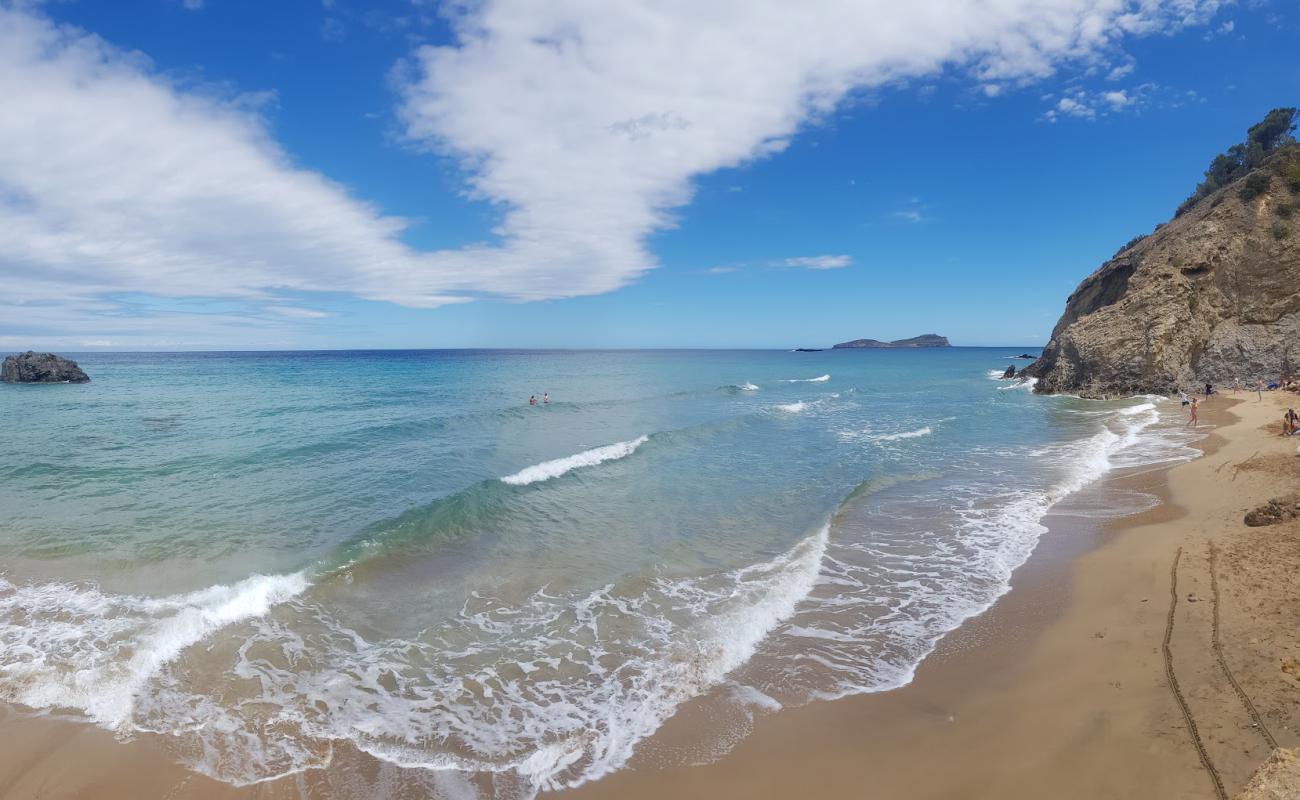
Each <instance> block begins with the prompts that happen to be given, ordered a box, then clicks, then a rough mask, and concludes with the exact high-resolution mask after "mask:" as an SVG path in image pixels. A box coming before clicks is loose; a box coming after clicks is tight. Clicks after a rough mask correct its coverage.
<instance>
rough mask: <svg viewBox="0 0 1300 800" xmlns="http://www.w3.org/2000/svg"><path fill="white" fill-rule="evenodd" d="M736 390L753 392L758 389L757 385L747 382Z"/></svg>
mask: <svg viewBox="0 0 1300 800" xmlns="http://www.w3.org/2000/svg"><path fill="white" fill-rule="evenodd" d="M736 388H737V389H740V390H741V391H742V392H752V391H755V390H757V389H758V387H757V386H756V385H754V384H752V383H750V382H749V381H745V382H744V383H742V384H739V385H738V386H736Z"/></svg>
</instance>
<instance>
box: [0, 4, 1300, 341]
mask: <svg viewBox="0 0 1300 800" xmlns="http://www.w3.org/2000/svg"><path fill="white" fill-rule="evenodd" d="M913 5H915V6H916V9H915V10H912V11H908V10H898V9H896V8H893V6H892V5H891V4H887V3H879V4H876V3H872V2H839V0H825V2H820V1H819V2H810V3H807V4H801V5H800V6H799V10H797V11H795V10H792V9H791V7H789V6H787V5H785V4H781V3H766V2H757V1H756V2H749V3H735V4H733V3H731V2H730V0H727V1H726V2H724V1H723V0H719V2H718V3H717V4H716V6H710V7H709V8H708V9H706V10H705V11H700V10H699V8H698V4H687V3H681V4H679V3H676V2H671V0H664V1H662V2H661V1H660V0H626V2H620V3H614V4H610V3H603V4H600V3H598V4H594V5H591V6H588V4H587V3H585V2H581V1H580V0H557V1H556V2H554V3H550V4H533V3H527V2H523V0H499V1H498V0H493V1H492V2H486V3H482V4H479V3H474V4H468V5H467V4H456V5H455V7H454V12H453V10H452V6H450V5H448V6H439V5H438V4H435V3H431V2H411V0H390V2H386V3H364V4H363V3H359V2H349V0H332V2H323V3H322V2H320V0H313V1H311V2H309V1H308V0H301V1H300V2H278V3H274V4H266V3H262V2H236V1H235V0H204V2H202V3H199V2H194V0H190V2H181V0H147V1H145V0H142V1H141V2H128V1H127V0H123V2H117V3H112V4H107V3H99V2H89V1H82V2H78V1H77V0H69V1H68V2H58V3H46V4H35V5H30V4H23V5H20V6H15V5H5V4H0V89H3V90H4V92H5V96H6V97H7V98H8V99H9V100H10V102H8V103H7V105H8V106H9V108H10V112H9V113H7V114H6V115H5V118H4V120H0V153H7V154H8V155H7V156H6V155H0V214H3V215H4V216H5V217H6V218H8V220H9V224H6V225H0V278H3V279H4V280H5V282H6V284H7V285H8V286H9V287H10V291H9V297H8V298H7V299H0V347H3V348H7V349H17V348H20V347H21V348H27V347H38V348H41V347H48V348H52V349H66V350H86V349H91V348H95V347H102V348H108V349H128V350H129V349H155V348H157V349H189V348H231V349H242V348H351V347H656V346H668V347H699V346H710V347H792V346H823V345H827V344H830V343H833V342H836V341H841V340H844V339H851V338H857V337H863V336H869V337H874V338H899V337H905V336H912V335H916V334H919V333H923V332H937V333H941V334H945V335H947V336H949V337H950V338H951V339H952V340H953V342H954V343H955V344H968V345H984V344H987V345H995V344H996V345H1001V344H1005V345H1025V346H1029V345H1036V344H1040V343H1042V342H1044V341H1045V340H1046V338H1047V336H1048V334H1049V333H1050V330H1051V326H1052V324H1053V323H1054V322H1055V320H1056V317H1057V315H1058V314H1059V313H1060V310H1061V308H1062V306H1063V304H1064V301H1065V298H1066V296H1067V295H1068V294H1069V293H1070V291H1071V290H1072V289H1073V288H1074V286H1075V285H1077V283H1078V281H1079V280H1080V279H1081V278H1082V277H1084V276H1085V275H1086V274H1087V273H1089V272H1090V271H1092V270H1093V269H1095V268H1096V267H1097V266H1098V265H1099V264H1100V263H1101V262H1102V261H1104V260H1105V259H1106V258H1108V257H1109V256H1110V255H1111V254H1112V253H1114V252H1115V250H1117V249H1118V248H1119V246H1120V245H1121V244H1123V243H1124V242H1125V241H1127V240H1128V239H1129V238H1131V237H1132V236H1134V235H1136V234H1139V233H1144V232H1147V231H1149V230H1151V228H1152V227H1154V226H1155V225H1156V224H1157V223H1159V222H1161V221H1164V220H1165V219H1167V218H1168V217H1169V216H1170V214H1171V213H1172V211H1173V209H1174V208H1175V207H1176V206H1177V204H1178V202H1179V201H1180V200H1182V199H1183V198H1184V197H1185V196H1186V195H1187V194H1188V193H1189V192H1190V190H1191V189H1192V188H1193V186H1194V185H1195V184H1196V182H1197V180H1198V178H1199V176H1200V173H1201V172H1202V170H1203V169H1204V168H1205V166H1206V164H1207V163H1208V162H1209V159H1210V158H1211V157H1212V156H1213V155H1214V154H1215V153H1217V152H1219V151H1221V150H1223V149H1224V148H1226V147H1227V146H1228V145H1229V144H1231V143H1233V142H1235V141H1238V140H1240V139H1241V138H1243V134H1244V130H1245V128H1246V127H1247V126H1248V125H1249V124H1251V123H1252V122H1254V121H1255V120H1257V119H1258V118H1259V117H1261V116H1263V114H1264V113H1265V112H1266V111H1268V110H1269V109H1270V108H1273V107H1275V106H1279V105H1294V104H1296V102H1297V100H1298V99H1300V61H1297V59H1296V58H1295V46H1296V42H1297V41H1300V12H1297V9H1296V8H1295V7H1294V5H1292V4H1289V3H1280V2H1273V3H1263V4H1250V3H1248V4H1244V5H1242V4H1220V3H1216V2H1200V0H1180V2H1178V3H1173V4H1165V5H1160V4H1153V3H1143V4H1133V3H1125V2H1121V1H1120V0H1100V2H1098V1H1097V0H1078V2H1074V1H1073V0H1062V1H1061V2H1054V3H1052V4H1050V5H1048V4H1045V3H1042V2H1037V1H1036V0H1009V2H1007V3H1004V4H1000V5H999V6H998V8H1000V9H1001V12H1000V13H1001V14H1002V16H1001V17H998V15H996V14H993V13H991V12H990V11H989V10H988V9H987V8H985V7H984V6H983V4H976V3H965V4H952V3H948V4H946V5H945V4H944V3H941V2H938V1H937V0H935V2H931V3H926V2H918V3H915V4H913ZM991 17H997V18H995V19H990V18H991Z"/></svg>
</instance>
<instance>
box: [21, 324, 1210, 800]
mask: <svg viewBox="0 0 1300 800" xmlns="http://www.w3.org/2000/svg"><path fill="white" fill-rule="evenodd" d="M1013 352H1019V351H1018V350H1014V349H1012V350H1006V349H1001V348H999V349H974V348H953V349H944V350H924V351H906V350H885V351H848V352H845V351H838V352H836V351H827V352H820V353H792V352H764V351H740V352H736V351H726V352H724V351H718V352H713V351H663V352H656V351H634V352H538V351H529V352H501V351H482V352H474V351H448V352H443V351H411V352H356V353H351V352H337V353H229V354H225V353H213V354H87V355H83V356H80V357H79V361H80V363H81V364H82V366H83V367H84V368H85V369H86V370H87V372H89V373H90V374H91V376H92V378H93V382H92V383H90V384H87V385H81V386H71V385H69V386H13V385H0V412H2V413H3V418H4V419H5V420H6V423H7V424H6V425H5V426H4V431H3V433H0V437H3V439H2V441H0V508H2V509H3V521H2V522H0V558H2V559H3V560H2V562H0V563H2V564H3V577H2V578H0V699H3V700H5V701H7V702H9V703H11V704H13V705H15V706H17V707H19V708H22V709H26V710H29V711H35V712H44V713H60V714H66V715H71V716H73V717H74V718H77V719H81V720H84V721H85V722H86V723H87V724H96V725H99V726H101V727H104V728H108V729H110V730H113V731H115V732H117V733H119V734H120V735H124V736H130V735H134V736H151V735H157V736H160V737H161V739H162V740H164V741H165V742H166V746H167V747H168V748H169V749H170V750H171V751H172V752H174V753H175V756H176V758H177V759H178V760H180V761H181V762H183V763H185V764H186V765H188V766H190V767H191V768H193V769H195V770H197V771H200V772H204V773H206V774H209V775H212V776H214V777H217V778H219V779H221V780H224V781H227V782H230V783H234V784H247V783H251V782H256V781H262V780H268V779H273V778H275V777H278V776H283V775H288V774H293V773H296V772H301V771H304V770H313V769H324V768H326V767H329V766H334V767H338V766H340V765H342V764H344V763H346V761H347V759H348V758H351V757H354V756H355V757H357V758H360V757H361V756H360V755H358V754H361V753H364V754H367V755H368V756H370V757H374V758H378V759H380V760H382V761H384V762H388V763H392V764H396V765H399V766H400V767H402V770H401V771H400V772H402V774H409V775H410V778H411V780H412V781H421V780H426V778H427V775H428V774H430V773H437V774H438V775H439V776H440V779H447V778H448V777H449V776H454V777H455V780H456V785H457V786H458V787H460V788H459V789H458V791H461V790H465V791H468V792H469V793H471V794H474V793H477V794H479V795H481V796H502V797H504V796H528V795H530V794H534V793H536V792H537V791H538V790H541V789H557V788H563V787H565V786H572V785H576V784H578V783H581V782H583V781H586V780H590V779H593V778H598V777H600V776H601V775H604V774H607V773H608V772H610V771H612V770H616V769H618V768H620V767H622V766H624V765H625V764H627V762H628V761H629V759H631V758H632V757H633V756H634V755H642V756H644V754H647V753H656V752H660V751H656V749H655V744H654V733H655V731H656V730H658V728H659V727H660V726H661V725H662V724H663V722H664V721H665V720H666V719H667V718H668V717H670V716H672V715H673V714H674V713H675V712H677V711H678V710H680V709H681V708H682V706H683V705H684V704H700V705H701V706H702V707H708V708H709V709H710V710H711V711H710V714H709V715H708V717H709V719H711V720H713V722H712V723H711V724H712V726H713V727H712V728H709V727H708V726H706V728H707V730H705V731H703V733H702V734H701V738H702V740H703V741H704V743H703V744H701V745H700V746H699V747H697V748H696V750H695V751H693V752H692V754H691V755H690V758H693V759H696V760H698V759H699V758H701V757H714V756H716V755H719V754H721V753H722V752H724V751H725V749H726V747H727V746H728V745H729V743H734V741H735V740H736V738H737V737H738V736H739V735H743V732H744V731H745V730H746V729H747V725H748V724H749V721H750V720H752V718H753V716H754V715H755V714H760V713H778V710H779V709H780V708H782V707H786V706H790V705H797V704H800V703H805V702H809V701H814V700H820V699H832V698H835V697H839V696H843V695H847V694H853V693H860V692H868V691H881V690H887V689H889V688H893V687H896V686H900V685H902V684H904V683H906V682H907V681H908V680H910V677H911V674H912V671H913V669H914V668H915V666H916V664H917V663H919V661H920V660H921V659H922V658H924V656H925V655H926V654H927V653H928V652H929V651H930V650H931V649H932V647H933V646H934V644H935V642H936V641H937V640H938V638H939V637H940V636H942V634H943V633H945V632H947V631H949V630H951V629H952V628H954V627H955V626H956V625H958V624H959V623H960V622H961V621H962V620H963V619H965V618H967V617H969V616H970V615H972V614H976V613H979V612H980V611H982V610H983V609H985V608H987V607H988V605H989V604H991V602H992V601H993V600H995V599H996V598H997V597H998V596H999V595H1000V594H1001V593H1002V592H1004V591H1006V589H1007V586H1008V585H1009V579H1010V575H1011V572H1012V570H1013V569H1015V568H1016V567H1017V566H1019V565H1020V564H1021V563H1023V561H1024V560H1025V559H1026V558H1027V557H1028V555H1029V553H1030V552H1031V550H1032V549H1033V546H1034V544H1035V542H1036V541H1037V539H1038V536H1039V535H1040V534H1041V533H1042V532H1043V530H1044V528H1043V526H1042V524H1041V522H1042V518H1043V517H1044V515H1045V514H1046V513H1047V512H1048V510H1049V509H1051V508H1052V507H1053V506H1054V505H1055V506H1057V511H1058V513H1059V512H1065V513H1075V514H1079V515H1098V514H1108V513H1123V508H1121V506H1123V507H1125V508H1126V507H1127V506H1125V505H1124V503H1120V502H1119V501H1115V502H1088V501H1087V499H1086V493H1085V494H1078V492H1079V490H1086V487H1088V486H1089V485H1090V484H1091V483H1092V482H1093V481H1095V479H1096V478H1098V477H1100V476H1101V475H1103V474H1105V473H1107V472H1108V471H1111V470H1116V469H1119V470H1133V469H1142V468H1147V467H1148V466H1149V465H1152V464H1157V463H1163V462H1167V461H1171V460H1177V459H1183V458H1187V457H1189V456H1190V455H1191V454H1192V452H1193V451H1191V450H1190V449H1189V448H1188V447H1187V443H1188V441H1189V437H1188V436H1187V435H1186V434H1183V433H1181V432H1179V430H1178V427H1177V421H1176V420H1172V419H1167V418H1166V416H1168V417H1170V418H1172V417H1173V416H1175V413H1174V412H1170V411H1169V410H1168V408H1167V406H1166V404H1165V402H1164V401H1162V400H1157V399H1154V398H1134V399H1132V400H1127V401H1121V402H1111V403H1101V402H1095V401H1083V400H1078V399H1074V398H1061V397H1057V398H1045V397H1039V396H1035V395H1033V394H1032V393H1031V392H1029V391H1026V389H1027V388H1028V387H1027V386H1026V385H1024V384H1018V383H1008V382H1003V381H996V380H992V379H990V375H989V373H990V370H997V371H998V372H999V373H1000V371H1001V369H1002V368H1003V367H1005V365H1006V364H1007V363H1010V362H1008V360H1007V359H1006V356H1007V355H1009V354H1011V353H1013ZM1016 363H1022V362H1016ZM543 392H548V393H549V395H550V403H549V404H544V405H538V406H535V407H534V406H530V405H529V404H528V397H529V395H536V396H538V398H539V399H540V398H541V396H542V393H543ZM1162 414H1164V415H1165V416H1162ZM1071 504H1073V506H1072V505H1071ZM1139 504H1140V501H1139ZM701 754H703V755H701ZM660 755H661V757H663V758H670V757H673V756H671V755H670V754H667V753H666V752H661V753H660ZM422 776H423V777H422ZM430 793H432V794H438V793H439V791H435V790H430Z"/></svg>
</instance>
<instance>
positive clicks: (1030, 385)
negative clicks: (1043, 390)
mask: <svg viewBox="0 0 1300 800" xmlns="http://www.w3.org/2000/svg"><path fill="white" fill-rule="evenodd" d="M1012 380H1014V381H1015V382H1014V383H1009V384H1007V385H1006V386H999V387H998V391H1000V392H1005V391H1007V390H1008V389H1023V390H1024V391H1026V392H1032V391H1033V390H1034V386H1035V385H1037V383H1038V379H1037V378H1014V379H1012Z"/></svg>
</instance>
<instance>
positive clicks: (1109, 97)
mask: <svg viewBox="0 0 1300 800" xmlns="http://www.w3.org/2000/svg"><path fill="white" fill-rule="evenodd" d="M1101 99H1102V100H1105V101H1106V102H1107V103H1109V104H1110V107H1111V108H1113V109H1116V110H1118V109H1121V108H1123V107H1124V106H1126V105H1128V104H1129V103H1131V102H1133V101H1132V100H1131V99H1129V96H1128V92H1125V91H1124V90H1123V89H1120V90H1118V91H1114V92H1102V95H1101Z"/></svg>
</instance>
